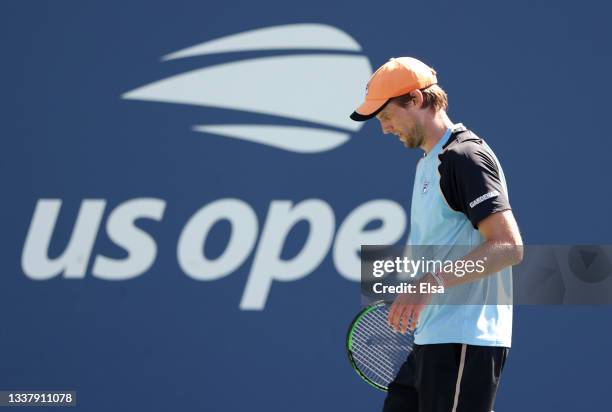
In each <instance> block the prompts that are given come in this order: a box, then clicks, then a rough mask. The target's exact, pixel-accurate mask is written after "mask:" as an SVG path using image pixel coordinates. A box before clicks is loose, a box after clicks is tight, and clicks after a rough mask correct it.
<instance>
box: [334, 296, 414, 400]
mask: <svg viewBox="0 0 612 412" xmlns="http://www.w3.org/2000/svg"><path fill="white" fill-rule="evenodd" d="M390 306H391V305H390V304H388V303H386V302H384V301H377V302H374V303H372V304H370V305H368V306H367V307H365V308H364V309H363V310H362V311H361V312H359V313H358V314H357V316H355V319H353V321H352V322H351V325H350V327H349V329H348V333H347V336H346V349H347V353H348V358H349V362H350V363H351V366H352V367H353V369H354V370H355V371H356V372H357V374H358V375H359V376H360V377H361V378H362V379H363V380H364V381H366V382H367V383H368V384H370V385H371V386H373V387H374V388H376V389H379V390H381V391H384V392H386V391H387V389H388V387H389V383H391V381H393V379H394V378H395V376H396V375H397V372H398V371H399V369H400V368H401V366H402V365H403V364H404V362H405V361H406V359H407V358H408V355H409V354H410V352H412V347H413V345H414V336H413V335H412V333H407V334H401V333H399V332H396V331H394V330H393V329H391V327H390V326H389V325H388V323H387V317H388V315H389V308H390Z"/></svg>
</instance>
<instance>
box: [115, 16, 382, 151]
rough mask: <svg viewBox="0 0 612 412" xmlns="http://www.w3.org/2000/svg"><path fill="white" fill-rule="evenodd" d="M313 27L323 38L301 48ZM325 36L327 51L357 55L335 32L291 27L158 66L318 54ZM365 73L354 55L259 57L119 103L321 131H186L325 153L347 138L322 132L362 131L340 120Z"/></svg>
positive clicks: (147, 89)
mask: <svg viewBox="0 0 612 412" xmlns="http://www.w3.org/2000/svg"><path fill="white" fill-rule="evenodd" d="M318 26H322V28H321V27H318ZM317 27H318V29H319V30H321V33H323V34H320V36H319V37H316V36H315V41H314V43H313V42H310V43H307V41H306V40H307V39H305V38H304V35H305V33H310V34H311V35H312V34H313V32H316V30H314V29H315V28H317ZM292 30H293V31H292ZM279 32H282V33H284V34H285V37H284V38H283V37H280V38H279V37H277V36H278V33H279ZM274 33H276V34H274ZM289 33H295V36H293V37H291V36H289ZM272 34H274V36H272ZM325 36H329V37H330V39H332V40H333V41H331V40H330V41H328V42H327V48H328V49H329V48H332V45H333V48H334V49H338V48H339V47H343V50H359V45H358V44H357V43H356V42H354V40H352V39H351V38H350V37H349V36H348V35H346V34H345V33H343V32H341V31H339V30H337V29H335V28H330V27H329V26H323V25H293V27H292V26H280V27H272V28H266V29H260V30H255V31H252V32H247V33H241V34H237V35H233V36H229V37H226V38H222V39H218V40H214V41H211V42H206V43H203V44H200V45H198V46H194V47H190V48H187V49H184V50H181V51H178V52H176V53H172V54H170V55H167V56H165V57H164V59H165V60H170V59H174V58H179V57H187V56H194V55H199V54H208V53H213V52H214V53H219V52H221V51H228V50H232V51H236V50H256V47H257V49H261V48H262V47H265V48H267V49H268V48H283V49H285V48H300V47H302V48H313V44H314V45H315V46H314V47H316V48H321V44H323V41H322V40H321V39H325ZM272 37H274V38H272ZM249 39H250V40H249ZM266 39H268V40H267V41H264V40H266ZM257 41H259V42H260V44H257ZM336 43H337V44H338V45H339V46H337V45H335V44H336ZM306 46H308V47H306ZM371 73H372V67H371V65H370V62H369V60H368V58H367V57H365V56H362V55H346V54H306V55H284V56H274V57H262V58H254V59H245V60H239V61H236V62H231V63H225V64H219V65H215V66H210V67H205V68H201V69H196V70H192V71H189V72H186V73H181V74H179V75H175V76H171V77H168V78H166V79H163V80H159V81H156V82H153V83H150V84H147V85H145V86H142V87H140V88H137V89H134V90H132V91H129V92H127V93H125V94H123V95H122V98H124V99H132V100H144V101H155V102H166V103H178V104H190V105H196V106H205V107H218V108H224V109H233V110H242V111H247V112H251V113H259V114H265V115H273V116H279V117H284V118H287V119H294V120H302V121H306V122H310V123H315V124H319V125H321V126H326V128H322V127H316V126H313V127H307V126H302V127H293V126H291V127H289V126H267V125H259V126H258V125H216V126H215V125H209V126H206V125H201V126H195V127H194V130H196V131H201V132H210V133H214V134H217V135H222V136H227V137H234V138H239V139H242V140H249V141H251V142H255V143H259V144H265V145H268V146H273V147H276V148H279V149H283V150H289V151H294V152H299V153H316V152H321V151H326V150H331V149H333V148H334V147H337V146H339V145H341V144H343V143H345V142H346V141H347V140H348V133H342V132H341V131H336V130H329V129H327V127H333V128H337V129H342V130H344V131H346V132H355V131H357V130H359V129H360V128H361V127H362V123H358V122H353V121H351V120H350V119H349V118H348V115H347V113H348V112H350V111H351V110H352V109H353V108H354V107H355V106H357V105H358V104H359V102H360V101H361V99H362V95H361V88H360V87H359V85H361V84H364V83H365V82H366V81H367V79H368V78H369V76H370V75H371Z"/></svg>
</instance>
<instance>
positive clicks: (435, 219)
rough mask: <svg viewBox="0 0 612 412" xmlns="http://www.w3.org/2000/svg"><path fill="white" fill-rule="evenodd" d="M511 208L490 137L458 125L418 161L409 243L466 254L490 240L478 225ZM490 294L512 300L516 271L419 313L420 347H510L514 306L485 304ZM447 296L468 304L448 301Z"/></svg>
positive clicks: (456, 291)
mask: <svg viewBox="0 0 612 412" xmlns="http://www.w3.org/2000/svg"><path fill="white" fill-rule="evenodd" d="M508 209H510V202H509V197H508V190H507V187H506V181H505V177H504V173H503V170H502V168H501V165H500V163H499V161H498V159H497V157H496V156H495V154H494V153H493V151H492V150H491V148H490V147H489V146H488V145H487V144H486V143H485V142H484V140H482V139H481V138H479V137H478V136H476V135H475V134H474V133H472V132H471V131H469V130H467V129H466V128H465V127H464V126H463V125H462V124H458V125H455V126H454V127H452V128H450V129H448V130H447V131H446V133H445V134H444V135H443V136H442V138H441V139H440V141H439V142H438V143H437V144H436V146H435V147H434V148H433V149H432V150H431V151H430V152H429V153H428V154H427V155H426V156H424V157H423V158H422V159H421V160H420V161H419V163H418V164H417V170H416V174H415V181H414V188H413V192H412V206H411V212H410V222H411V225H410V234H409V237H408V244H409V245H413V246H427V245H460V246H465V248H463V250H464V251H465V252H467V251H469V250H471V249H473V248H474V247H477V246H478V245H480V244H481V243H483V242H484V238H483V237H482V235H481V234H480V232H479V231H478V224H479V223H480V222H481V221H482V220H483V219H485V218H486V217H488V216H490V215H491V214H493V213H497V212H500V211H503V210H508ZM464 254H465V253H464ZM460 257H461V256H455V257H454V258H460ZM491 291H495V293H497V294H499V293H502V294H505V295H507V296H509V297H508V300H506V301H507V302H509V301H511V300H510V297H511V294H512V272H511V268H510V267H508V268H505V269H503V270H501V271H500V272H497V273H494V274H491V275H489V276H486V277H485V278H483V279H479V280H477V281H475V282H470V283H466V284H463V285H459V286H456V287H453V288H449V289H447V291H446V293H445V294H444V296H441V297H436V298H434V299H437V300H434V302H433V303H435V305H429V306H427V307H426V308H425V309H424V310H423V312H422V313H421V317H420V320H419V325H418V326H417V329H416V330H415V343H417V344H435V343H467V344H472V345H481V346H504V347H510V345H511V339H512V306H511V305H497V304H494V305H491V304H482V302H483V300H482V299H481V297H482V296H486V295H487V294H488V293H491ZM445 299H452V301H454V302H457V301H459V302H465V304H461V305H457V304H453V305H449V304H444V302H445ZM471 303H473V304H471Z"/></svg>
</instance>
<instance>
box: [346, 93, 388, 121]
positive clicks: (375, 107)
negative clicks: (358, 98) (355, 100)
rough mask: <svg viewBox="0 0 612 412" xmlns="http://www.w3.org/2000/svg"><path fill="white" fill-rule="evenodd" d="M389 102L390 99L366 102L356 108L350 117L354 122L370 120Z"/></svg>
mask: <svg viewBox="0 0 612 412" xmlns="http://www.w3.org/2000/svg"><path fill="white" fill-rule="evenodd" d="M389 100H390V99H371V100H366V101H365V102H363V104H362V105H361V106H359V107H358V108H357V110H355V111H354V112H353V114H351V116H350V117H351V119H352V120H355V121H356V122H363V121H366V120H368V119H371V118H372V117H374V116H376V115H377V114H378V113H380V112H381V111H382V110H383V109H384V108H385V106H386V105H387V103H389Z"/></svg>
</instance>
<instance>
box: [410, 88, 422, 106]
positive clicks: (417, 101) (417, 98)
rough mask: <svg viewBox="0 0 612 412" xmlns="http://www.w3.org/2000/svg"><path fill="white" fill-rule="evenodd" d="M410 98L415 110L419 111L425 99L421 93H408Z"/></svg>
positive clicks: (416, 91)
mask: <svg viewBox="0 0 612 412" xmlns="http://www.w3.org/2000/svg"><path fill="white" fill-rule="evenodd" d="M410 95H411V96H412V103H413V104H414V108H415V109H420V108H421V107H422V106H423V101H424V100H425V97H424V96H423V92H422V91H420V90H419V89H417V90H414V91H412V92H410Z"/></svg>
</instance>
